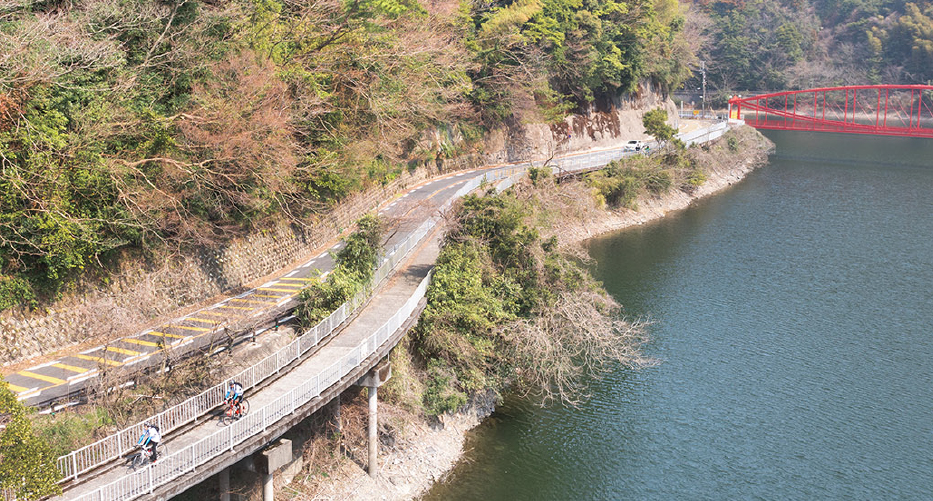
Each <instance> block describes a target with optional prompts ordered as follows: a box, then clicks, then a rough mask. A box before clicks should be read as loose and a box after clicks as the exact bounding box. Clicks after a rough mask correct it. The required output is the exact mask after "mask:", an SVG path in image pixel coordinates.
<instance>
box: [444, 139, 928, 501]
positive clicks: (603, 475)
mask: <svg viewBox="0 0 933 501" xmlns="http://www.w3.org/2000/svg"><path fill="white" fill-rule="evenodd" d="M768 136H769V137H770V138H772V139H773V140H774V141H775V143H776V144H777V149H776V153H775V155H774V156H772V158H771V160H770V163H769V164H768V165H767V166H765V167H763V168H762V169H760V170H758V171H756V172H755V173H753V174H752V175H750V176H749V177H748V178H747V179H746V180H744V181H743V182H741V183H738V184H737V185H736V186H734V187H733V188H731V189H729V190H727V191H725V192H723V193H721V194H719V195H716V196H714V197H712V198H709V199H706V200H703V201H700V202H699V203H697V204H696V205H695V206H693V207H691V208H690V209H688V210H685V211H682V212H680V213H677V214H673V215H670V216H669V217H667V218H665V219H664V220H663V221H658V222H655V223H653V224H648V225H645V226H641V227H637V228H633V229H630V230H625V231H622V232H619V233H616V234H612V235H607V236H604V237H602V238H599V239H596V240H594V241H591V242H590V244H589V250H590V253H591V255H592V256H593V257H594V258H595V260H596V262H597V265H596V267H595V272H596V274H597V276H598V278H599V279H600V280H602V281H604V283H605V286H606V288H607V289H608V290H609V291H610V293H612V294H613V296H615V297H616V298H617V299H618V300H619V301H620V302H621V303H622V304H623V305H624V307H625V310H626V312H627V313H628V314H629V315H631V316H637V317H648V318H650V319H652V320H654V324H653V325H652V326H651V327H650V332H651V336H652V341H651V343H650V344H649V345H648V346H647V347H646V352H647V353H648V354H649V355H651V356H653V357H656V358H658V359H659V360H661V362H662V363H661V364H660V365H659V366H657V367H653V368H650V369H645V370H641V371H631V370H627V369H620V370H618V371H616V372H615V373H613V374H611V375H610V376H609V377H608V378H606V379H604V380H602V381H598V382H594V383H593V384H592V385H591V388H590V391H591V392H592V398H590V399H589V400H588V401H587V402H586V403H585V404H584V405H583V406H582V407H580V408H578V409H567V408H562V407H551V408H544V409H542V408H539V407H537V406H535V405H533V404H532V403H529V402H526V401H522V400H515V399H510V400H509V401H507V402H506V403H505V405H504V406H502V408H501V409H500V410H499V411H498V412H497V413H496V414H495V415H494V416H493V417H492V418H491V419H490V420H488V421H487V422H486V423H485V424H484V425H482V426H481V427H480V428H479V429H478V431H477V432H475V433H474V434H473V435H472V436H471V438H470V440H469V442H468V444H467V448H468V452H467V453H466V455H465V457H464V460H463V461H461V463H460V464H459V465H458V466H457V467H456V468H455V470H454V471H453V473H452V474H451V475H450V477H449V478H448V479H447V480H446V481H445V482H443V483H441V484H438V485H437V486H436V487H435V488H434V489H433V490H432V491H431V492H430V493H429V494H428V495H427V496H426V499H429V500H474V499H482V500H500V499H501V500H510V501H519V500H534V501H544V500H573V499H583V500H590V499H593V500H603V499H606V500H614V499H658V500H668V499H690V500H693V499H716V500H719V499H780V500H785V499H807V500H809V499H847V500H848V499H865V500H875V499H929V498H933V339H931V334H933V196H931V191H933V141H931V140H911V139H901V138H875V137H867V136H844V135H833V134H809V135H807V134H801V133H768Z"/></svg>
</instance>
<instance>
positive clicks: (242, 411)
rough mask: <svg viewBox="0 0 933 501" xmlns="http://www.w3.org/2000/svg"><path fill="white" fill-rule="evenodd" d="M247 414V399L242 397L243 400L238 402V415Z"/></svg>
mask: <svg viewBox="0 0 933 501" xmlns="http://www.w3.org/2000/svg"><path fill="white" fill-rule="evenodd" d="M247 414H249V400H247V399H245V398H244V399H243V401H242V402H240V417H243V416H245V415H247Z"/></svg>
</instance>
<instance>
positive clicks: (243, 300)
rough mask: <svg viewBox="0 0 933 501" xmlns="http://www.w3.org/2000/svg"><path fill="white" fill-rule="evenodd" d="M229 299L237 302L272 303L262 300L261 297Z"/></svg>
mask: <svg viewBox="0 0 933 501" xmlns="http://www.w3.org/2000/svg"><path fill="white" fill-rule="evenodd" d="M230 301H236V302H238V303H258V304H272V303H273V301H263V300H262V299H231V300H230Z"/></svg>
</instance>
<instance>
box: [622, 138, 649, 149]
mask: <svg viewBox="0 0 933 501" xmlns="http://www.w3.org/2000/svg"><path fill="white" fill-rule="evenodd" d="M644 147H645V143H644V141H636V140H634V139H633V140H631V141H629V142H627V143H625V146H624V147H623V150H625V151H641V150H642V148H644Z"/></svg>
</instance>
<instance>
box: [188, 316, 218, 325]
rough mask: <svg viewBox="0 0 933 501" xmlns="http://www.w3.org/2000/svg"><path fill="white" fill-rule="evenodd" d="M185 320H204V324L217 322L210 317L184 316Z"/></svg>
mask: <svg viewBox="0 0 933 501" xmlns="http://www.w3.org/2000/svg"><path fill="white" fill-rule="evenodd" d="M185 320H190V321H192V322H204V323H206V324H216V323H217V320H211V319H209V318H195V317H187V318H185Z"/></svg>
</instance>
